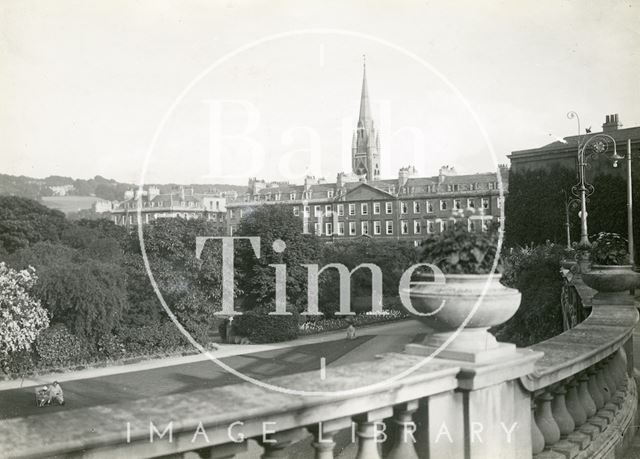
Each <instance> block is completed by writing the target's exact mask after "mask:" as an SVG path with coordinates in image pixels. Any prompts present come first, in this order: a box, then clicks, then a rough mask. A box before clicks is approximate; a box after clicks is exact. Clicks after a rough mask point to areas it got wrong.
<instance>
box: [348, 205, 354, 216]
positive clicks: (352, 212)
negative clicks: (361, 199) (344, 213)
mask: <svg viewBox="0 0 640 459" xmlns="http://www.w3.org/2000/svg"><path fill="white" fill-rule="evenodd" d="M355 214H356V205H355V204H349V215H355Z"/></svg>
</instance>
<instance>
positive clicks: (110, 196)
mask: <svg viewBox="0 0 640 459" xmlns="http://www.w3.org/2000/svg"><path fill="white" fill-rule="evenodd" d="M156 185H157V186H158V187H159V188H160V189H161V191H162V192H169V191H171V190H176V189H178V188H179V187H180V185H177V184H174V183H168V184H156ZM184 186H185V187H187V188H193V189H194V191H195V192H196V193H203V192H207V191H237V192H239V193H240V192H244V191H245V190H246V186H238V185H225V184H212V185H203V184H194V185H184ZM133 188H137V185H134V184H132V183H121V182H117V181H115V180H112V179H107V178H104V177H101V176H100V175H96V176H95V177H94V178H91V179H87V180H83V179H74V178H72V177H62V176H59V175H51V176H49V177H46V178H43V179H37V178H32V177H25V176H24V175H21V176H15V175H7V174H0V195H10V196H20V197H23V198H30V199H35V200H42V199H41V198H43V197H46V196H56V195H58V196H59V195H65V196H90V197H94V198H102V199H106V200H108V201H121V200H122V199H123V197H124V192H125V191H127V190H130V189H133ZM49 202H55V200H50V201H49ZM43 204H45V205H47V206H49V204H48V203H47V202H44V203H43Z"/></svg>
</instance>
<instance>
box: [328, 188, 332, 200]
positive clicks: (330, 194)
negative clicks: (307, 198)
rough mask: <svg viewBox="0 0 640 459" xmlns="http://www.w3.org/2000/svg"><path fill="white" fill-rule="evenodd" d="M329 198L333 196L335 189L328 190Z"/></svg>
mask: <svg viewBox="0 0 640 459" xmlns="http://www.w3.org/2000/svg"><path fill="white" fill-rule="evenodd" d="M327 198H333V190H328V191H327Z"/></svg>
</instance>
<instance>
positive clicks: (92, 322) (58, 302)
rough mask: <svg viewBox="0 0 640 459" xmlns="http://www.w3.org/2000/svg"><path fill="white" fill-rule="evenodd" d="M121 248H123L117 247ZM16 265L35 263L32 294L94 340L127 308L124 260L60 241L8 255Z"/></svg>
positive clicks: (115, 323) (54, 315)
mask: <svg viewBox="0 0 640 459" xmlns="http://www.w3.org/2000/svg"><path fill="white" fill-rule="evenodd" d="M118 250H119V249H118ZM8 262H9V263H10V264H11V265H12V266H14V267H16V268H23V267H25V266H30V265H32V266H35V267H36V269H37V271H38V273H39V279H38V282H37V283H35V285H34V288H33V294H34V295H35V296H36V297H37V298H38V299H39V300H40V301H41V303H42V305H43V306H44V307H45V308H46V309H47V311H49V314H50V316H51V320H52V322H57V323H62V324H64V325H66V326H67V328H68V329H69V330H70V331H71V332H73V333H74V334H76V335H77V336H78V337H81V338H84V339H86V340H88V341H89V342H93V343H95V342H97V340H99V339H100V338H101V337H102V336H104V335H105V334H107V333H110V332H111V331H113V330H114V329H116V328H117V326H118V325H119V323H120V318H121V317H122V312H123V311H124V310H125V309H126V290H125V286H126V282H125V272H124V270H123V269H122V267H121V264H120V263H113V262H110V261H109V260H108V259H107V258H106V257H105V259H104V261H101V260H98V259H92V258H89V257H87V256H86V254H85V253H84V251H82V250H78V249H73V248H71V247H68V246H65V245H62V244H60V243H56V244H54V243H51V242H39V243H37V244H34V245H33V246H31V247H27V248H24V249H22V250H19V251H17V252H15V253H14V254H12V255H11V256H9V257H8Z"/></svg>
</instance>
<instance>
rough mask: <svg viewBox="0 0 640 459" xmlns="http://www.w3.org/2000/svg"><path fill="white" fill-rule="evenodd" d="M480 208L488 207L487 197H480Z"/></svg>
mask: <svg viewBox="0 0 640 459" xmlns="http://www.w3.org/2000/svg"><path fill="white" fill-rule="evenodd" d="M481 205H482V208H483V209H485V210H486V209H488V208H489V198H482V202H481Z"/></svg>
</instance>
